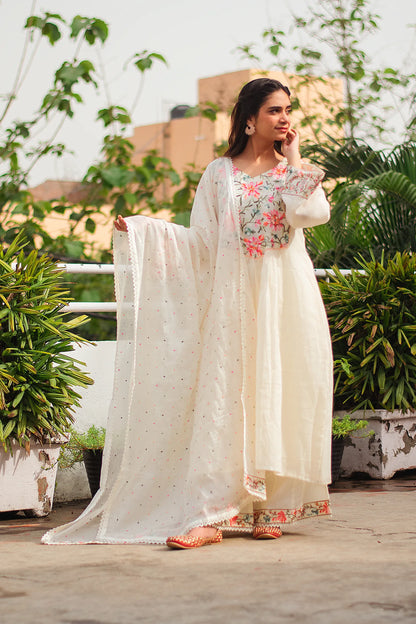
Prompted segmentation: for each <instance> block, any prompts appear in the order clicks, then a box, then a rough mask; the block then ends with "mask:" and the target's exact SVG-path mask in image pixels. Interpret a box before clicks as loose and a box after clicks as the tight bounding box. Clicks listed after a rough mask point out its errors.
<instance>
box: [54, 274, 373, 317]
mask: <svg viewBox="0 0 416 624" xmlns="http://www.w3.org/2000/svg"><path fill="white" fill-rule="evenodd" d="M58 266H59V268H60V269H63V270H64V271H66V272H67V273H78V274H79V273H84V274H86V273H90V274H94V275H97V274H101V275H112V274H113V273H114V264H87V263H81V264H75V263H67V264H65V263H60V264H59V265H58ZM359 272H360V273H364V271H361V270H360V271H359ZM333 273H334V271H333V270H332V269H315V275H316V277H317V278H321V279H322V278H325V277H327V275H328V274H330V275H333ZM340 273H342V274H343V275H348V274H349V273H351V269H340ZM63 310H64V312H72V313H73V314H86V313H89V312H112V313H114V312H116V311H117V304H116V302H115V301H71V303H69V304H68V305H67V306H65V307H64V309H63Z"/></svg>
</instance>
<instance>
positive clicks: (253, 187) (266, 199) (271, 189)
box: [233, 165, 290, 258]
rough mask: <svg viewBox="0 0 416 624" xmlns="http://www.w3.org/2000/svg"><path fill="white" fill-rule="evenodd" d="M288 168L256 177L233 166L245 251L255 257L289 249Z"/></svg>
mask: <svg viewBox="0 0 416 624" xmlns="http://www.w3.org/2000/svg"><path fill="white" fill-rule="evenodd" d="M286 172H287V167H286V166H284V165H278V166H277V167H274V168H273V169H270V171H266V173H262V174H261V175H259V176H256V177H255V178H251V177H250V176H249V175H247V174H246V173H244V172H243V171H240V169H238V168H237V167H235V166H233V176H234V185H235V192H236V198H237V206H238V211H239V217H240V227H241V244H242V248H243V252H244V253H245V254H248V255H249V256H251V257H252V258H258V257H260V256H263V255H264V251H265V250H266V249H267V248H281V247H287V245H288V244H289V229H290V226H289V224H288V222H287V221H286V212H285V204H284V202H283V199H282V197H281V194H280V191H281V189H282V188H283V187H284V179H285V176H286Z"/></svg>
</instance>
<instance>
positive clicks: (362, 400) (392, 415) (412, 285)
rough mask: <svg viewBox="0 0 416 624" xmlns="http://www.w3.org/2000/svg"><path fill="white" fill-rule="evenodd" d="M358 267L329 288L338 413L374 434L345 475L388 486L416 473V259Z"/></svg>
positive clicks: (352, 453)
mask: <svg viewBox="0 0 416 624" xmlns="http://www.w3.org/2000/svg"><path fill="white" fill-rule="evenodd" d="M357 261H358V262H359V265H360V269H359V270H352V272H351V274H349V275H343V274H342V273H341V271H339V270H338V269H337V268H336V267H335V268H334V271H333V275H328V281H326V282H321V292H322V296H323V300H324V303H325V307H326V310H327V314H328V320H329V324H330V329H331V334H332V343H333V351H334V379H335V390H334V407H335V410H337V411H338V414H339V415H340V416H341V417H342V416H343V415H344V414H345V413H346V411H347V412H348V413H349V414H350V415H351V418H353V419H356V420H358V421H359V420H362V419H366V420H368V427H369V428H371V430H373V435H371V436H370V437H368V438H367V439H357V440H355V441H353V442H350V443H349V444H348V445H347V446H346V448H345V451H344V458H343V462H342V474H344V475H350V474H352V473H353V472H365V473H367V474H369V475H370V476H371V477H375V478H383V479H387V478H390V477H391V476H393V475H394V473H395V472H396V471H397V470H403V469H409V468H415V467H416V413H415V410H416V358H415V356H416V256H412V255H411V254H409V253H396V254H395V256H394V257H393V258H390V259H387V260H385V259H384V258H382V259H381V261H379V262H378V261H376V260H375V259H374V258H372V259H371V260H369V261H366V260H364V259H363V258H359V259H358V260H357ZM337 411H336V413H337Z"/></svg>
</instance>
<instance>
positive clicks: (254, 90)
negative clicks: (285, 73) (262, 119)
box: [224, 78, 290, 158]
mask: <svg viewBox="0 0 416 624" xmlns="http://www.w3.org/2000/svg"><path fill="white" fill-rule="evenodd" d="M275 91H284V92H285V93H286V94H287V95H288V96H289V97H290V91H289V89H288V87H286V86H285V85H283V84H282V83H281V82H279V81H278V80H273V79H272V78H256V79H255V80H251V81H250V82H248V83H247V84H246V85H244V87H243V88H242V89H241V91H240V95H239V96H238V99H237V102H236V103H235V106H234V108H233V112H232V113H231V130H230V136H229V137H228V149H227V151H226V152H225V154H224V156H230V157H231V158H232V157H233V156H238V154H241V152H243V151H244V148H245V146H246V145H247V141H248V136H247V134H246V133H245V129H246V126H247V119H249V118H250V117H255V116H256V115H257V113H258V112H259V109H260V107H261V106H262V104H263V103H264V102H265V100H266V99H267V98H268V97H269V95H271V94H272V93H274V92H275ZM275 149H276V150H277V151H278V152H280V150H281V143H280V141H276V142H275Z"/></svg>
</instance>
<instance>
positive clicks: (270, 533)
mask: <svg viewBox="0 0 416 624" xmlns="http://www.w3.org/2000/svg"><path fill="white" fill-rule="evenodd" d="M281 535H282V531H281V530H280V528H279V527H277V526H267V525H264V524H263V525H260V526H255V527H254V529H253V537H254V539H277V538H278V537H281Z"/></svg>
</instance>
